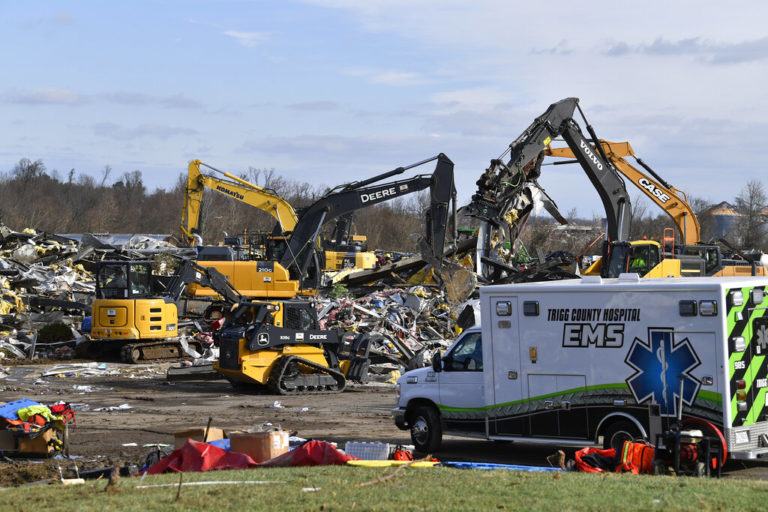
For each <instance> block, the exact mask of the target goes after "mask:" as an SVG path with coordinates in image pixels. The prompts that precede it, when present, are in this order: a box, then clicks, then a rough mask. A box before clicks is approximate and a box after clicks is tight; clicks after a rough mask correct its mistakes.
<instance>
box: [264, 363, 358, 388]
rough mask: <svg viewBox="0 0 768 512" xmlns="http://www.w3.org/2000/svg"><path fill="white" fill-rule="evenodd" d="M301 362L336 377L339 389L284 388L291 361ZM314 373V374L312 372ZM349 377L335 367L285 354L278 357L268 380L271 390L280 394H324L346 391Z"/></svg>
mask: <svg viewBox="0 0 768 512" xmlns="http://www.w3.org/2000/svg"><path fill="white" fill-rule="evenodd" d="M293 362H296V363H301V364H302V365H303V366H308V367H310V368H312V369H313V370H316V371H317V372H319V373H325V374H327V375H330V376H331V377H333V378H334V379H336V382H337V383H338V386H339V387H338V388H337V389H327V388H325V389H321V390H318V389H313V390H301V391H289V390H286V389H284V388H283V386H281V385H280V383H282V381H283V378H284V377H285V371H286V370H287V369H288V366H290V364H291V363H293ZM310 375H313V374H310ZM346 383H347V378H346V377H344V374H343V373H341V372H340V371H338V370H334V369H333V368H329V367H327V366H323V365H321V364H317V363H314V362H312V361H309V360H308V359H304V358H301V357H297V356H283V357H281V358H280V359H278V361H277V363H276V364H275V366H274V367H273V368H272V371H271V372H270V373H269V380H268V381H267V386H268V387H269V389H270V390H272V391H273V392H275V393H277V394H279V395H323V394H333V393H341V392H342V391H344V387H345V386H346Z"/></svg>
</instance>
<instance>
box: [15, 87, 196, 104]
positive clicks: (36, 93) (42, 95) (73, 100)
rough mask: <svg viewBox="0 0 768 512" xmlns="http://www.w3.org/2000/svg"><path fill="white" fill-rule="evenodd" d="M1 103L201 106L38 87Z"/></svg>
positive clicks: (183, 100)
mask: <svg viewBox="0 0 768 512" xmlns="http://www.w3.org/2000/svg"><path fill="white" fill-rule="evenodd" d="M0 101H2V102H4V103H9V104H17V105H69V106H79V105H84V104H86V103H94V102H103V103H112V104H116V105H128V106H151V107H155V106H157V107H162V108H175V109H199V108H202V104H201V103H200V102H198V101H196V100H193V99H190V98H187V97H186V96H184V95H183V94H181V93H177V94H171V95H167V96H154V95H151V94H144V93H135V92H114V93H98V94H80V93H78V92H75V91H73V90H71V89H62V88H58V87H39V88H36V89H30V90H26V91H23V90H17V89H11V90H8V91H6V92H5V93H4V94H2V95H0Z"/></svg>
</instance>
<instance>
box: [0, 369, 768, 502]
mask: <svg viewBox="0 0 768 512" xmlns="http://www.w3.org/2000/svg"><path fill="white" fill-rule="evenodd" d="M56 364H69V362H62V361H56V362H46V363H45V364H32V365H14V366H8V365H5V366H2V367H1V368H2V370H1V371H0V401H3V402H6V401H12V400H18V399H21V398H29V399H32V400H35V401H38V402H41V403H43V404H46V405H50V404H53V403H55V402H57V401H60V400H64V401H66V402H69V403H70V404H71V405H72V407H73V409H75V411H76V412H75V414H76V421H77V424H76V426H75V427H74V428H73V430H72V432H71V435H70V449H69V452H70V456H71V458H69V459H67V458H64V457H62V456H58V457H57V458H53V459H43V460H39V459H38V460H24V459H19V458H7V457H6V458H2V459H0V487H2V486H8V485H19V484H21V483H24V482H30V481H36V480H42V479H45V478H55V477H57V476H58V468H61V470H62V473H63V474H64V476H65V477H68V476H74V472H75V468H74V466H75V465H77V468H78V471H84V470H89V469H91V470H92V469H97V468H104V467H113V466H118V467H123V466H125V465H126V464H128V465H134V466H136V467H137V468H141V467H142V466H143V465H144V463H145V461H146V458H147V456H148V455H149V454H150V453H151V452H152V451H153V450H156V448H154V447H153V446H148V445H157V444H169V445H172V444H173V442H174V436H173V433H174V432H177V431H181V430H185V429H188V428H193V427H205V425H206V424H207V423H208V419H209V417H210V418H213V420H212V426H214V427H219V428H222V429H224V430H225V431H232V430H240V429H247V428H252V427H257V426H259V425H263V424H264V423H270V424H272V425H279V426H281V427H282V428H283V429H285V430H288V431H290V432H291V433H292V435H295V436H298V437H301V438H304V439H320V440H324V441H331V442H336V443H338V445H339V447H340V448H343V447H344V444H345V443H346V442H347V441H378V442H385V443H391V444H404V445H407V444H410V438H409V435H408V432H406V431H401V430H399V429H397V427H395V426H394V423H393V422H392V419H391V416H390V411H391V409H392V408H393V407H394V406H395V394H394V385H392V384H388V383H385V382H372V383H370V384H368V385H365V386H362V385H351V386H348V388H347V390H346V391H344V392H343V393H341V394H327V395H315V396H296V397H281V396H275V395H244V394H238V393H235V392H234V390H233V389H232V387H231V386H230V385H229V383H228V382H227V381H225V380H198V381H168V380H167V379H166V371H167V369H168V367H169V366H172V365H171V364H170V363H161V364H152V365H128V364H119V363H105V364H102V368H101V369H99V368H95V369H94V368H80V369H77V368H73V369H71V370H66V371H62V372H61V373H58V374H55V375H50V376H42V374H43V373H44V372H46V371H49V370H50V369H51V368H53V367H54V366H55V365H56ZM73 364H77V363H74V362H73ZM80 364H83V363H80ZM91 364H94V363H91ZM89 373H94V374H93V375H89ZM378 380H384V378H383V377H381V378H379V379H378ZM109 408H115V409H113V410H109ZM99 409H102V410H99ZM171 449H172V448H171ZM556 449H557V447H552V446H539V445H522V444H513V443H493V442H488V441H476V440H466V439H460V438H452V437H447V438H446V439H445V441H444V446H443V448H442V449H441V451H440V452H438V453H436V454H435V455H436V456H437V457H438V458H440V459H441V460H459V461H469V460H471V461H476V462H498V463H511V464H527V465H546V459H545V458H546V456H547V455H549V454H551V453H553V452H554V451H555V450H556ZM565 450H566V453H567V454H571V453H572V452H573V449H572V448H569V449H565ZM726 476H727V477H736V478H757V479H766V480H768V463H765V462H761V463H749V464H744V463H741V462H733V463H730V464H728V465H727V466H726Z"/></svg>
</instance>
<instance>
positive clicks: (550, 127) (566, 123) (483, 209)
mask: <svg viewBox="0 0 768 512" xmlns="http://www.w3.org/2000/svg"><path fill="white" fill-rule="evenodd" d="M578 103H579V100H578V98H565V99H563V100H561V101H558V102H556V103H553V104H552V105H550V106H549V108H548V109H547V110H546V112H544V114H542V115H541V116H539V117H538V118H536V120H535V121H534V122H533V123H532V124H531V125H530V126H529V127H528V128H527V129H526V130H525V131H524V132H523V133H522V134H521V135H520V136H519V137H518V138H517V139H515V140H514V141H513V142H512V143H511V144H510V145H509V149H508V150H507V152H505V154H504V155H502V156H501V157H500V158H498V159H495V160H492V161H491V165H490V167H489V168H488V169H486V171H485V173H484V174H483V176H482V177H481V178H480V180H478V182H477V185H478V191H477V193H476V194H475V195H474V196H473V201H472V204H471V205H470V207H469V211H470V212H471V214H472V215H474V216H475V217H478V218H480V219H482V220H485V221H488V222H490V223H491V224H494V225H497V226H498V225H503V221H504V215H505V213H506V212H507V210H508V209H509V207H510V205H511V204H512V203H513V202H514V201H515V200H516V198H517V195H518V193H519V191H520V190H521V186H522V185H523V184H524V182H526V181H532V180H535V179H536V178H538V176H539V173H540V166H541V162H542V159H543V157H544V155H545V153H544V152H545V150H546V149H547V147H548V146H549V145H550V144H551V142H552V140H553V139H555V138H556V137H560V136H562V137H563V138H564V139H565V141H566V143H567V144H568V146H569V147H570V148H571V150H572V152H573V154H575V155H576V159H577V160H578V161H579V163H580V164H581V167H582V168H583V169H584V172H585V173H586V174H587V176H588V177H589V179H590V181H591V182H592V184H593V185H594V186H595V188H596V189H597V191H598V193H599V194H600V199H601V200H602V202H603V206H604V208H605V212H606V216H607V218H608V229H607V236H608V238H609V239H612V240H621V239H623V238H626V237H627V236H628V235H629V227H630V224H631V220H632V218H631V214H630V211H631V205H630V200H629V195H628V194H627V192H626V187H625V186H624V181H623V180H622V179H621V176H619V174H618V172H616V170H615V169H614V168H613V166H612V165H611V164H610V163H609V162H607V161H606V160H605V157H604V155H602V154H601V152H597V153H596V152H595V151H593V148H592V146H591V145H589V144H588V143H587V139H586V138H585V137H584V135H583V134H582V132H581V129H580V128H579V126H578V124H577V123H576V121H575V120H574V119H573V115H574V112H575V111H576V109H577V108H578ZM587 129H588V130H589V131H590V132H592V128H591V126H589V125H587ZM507 154H508V160H507V162H506V163H505V162H504V157H505V156H506V155H507Z"/></svg>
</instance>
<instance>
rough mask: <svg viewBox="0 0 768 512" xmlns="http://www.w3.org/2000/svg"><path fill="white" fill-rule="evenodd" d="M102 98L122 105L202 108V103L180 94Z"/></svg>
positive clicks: (113, 94)
mask: <svg viewBox="0 0 768 512" xmlns="http://www.w3.org/2000/svg"><path fill="white" fill-rule="evenodd" d="M102 97H103V99H104V100H105V101H108V102H111V103H117V104H120V105H133V106H159V107H163V108H179V109H198V108H201V107H202V105H201V104H200V102H198V101H195V100H192V99H190V98H187V97H185V96H184V95H183V94H180V93H177V94H172V95H169V96H153V95H150V94H144V93H134V92H116V93H112V94H105V95H102Z"/></svg>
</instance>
